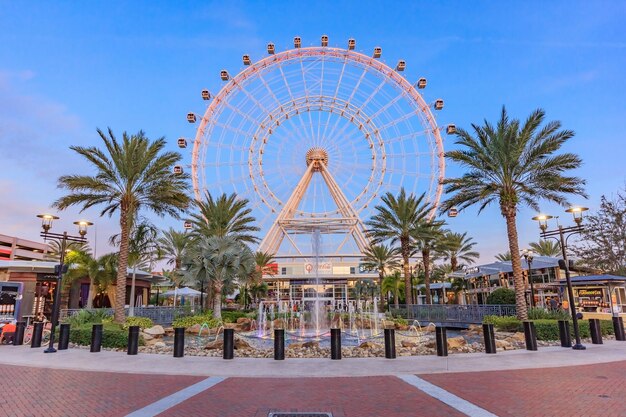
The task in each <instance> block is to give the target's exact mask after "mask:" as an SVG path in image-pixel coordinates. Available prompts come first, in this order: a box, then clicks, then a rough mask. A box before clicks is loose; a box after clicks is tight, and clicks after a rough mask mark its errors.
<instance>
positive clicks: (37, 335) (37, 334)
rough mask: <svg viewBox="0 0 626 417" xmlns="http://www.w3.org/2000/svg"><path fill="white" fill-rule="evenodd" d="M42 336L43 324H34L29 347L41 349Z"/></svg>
mask: <svg viewBox="0 0 626 417" xmlns="http://www.w3.org/2000/svg"><path fill="white" fill-rule="evenodd" d="M42 335H43V323H41V322H39V323H35V324H33V337H32V339H30V347H31V348H38V347H41V336H42Z"/></svg>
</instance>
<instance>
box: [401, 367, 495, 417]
mask: <svg viewBox="0 0 626 417" xmlns="http://www.w3.org/2000/svg"><path fill="white" fill-rule="evenodd" d="M398 378H400V379H401V380H403V381H404V382H406V383H407V384H410V385H413V386H414V387H415V388H417V389H419V390H420V391H423V392H424V393H426V394H428V395H430V396H431V397H433V398H436V399H438V400H439V401H441V402H442V403H445V404H448V405H449V406H450V407H452V408H454V409H456V410H458V411H460V412H461V413H463V414H465V415H467V416H470V417H498V416H497V415H495V414H493V413H490V412H489V411H487V410H485V409H484V408H480V407H478V406H477V405H474V404H472V403H471V402H469V401H466V400H464V399H463V398H461V397H457V396H456V395H454V394H452V393H451V392H448V391H446V390H445V389H443V388H439V387H438V386H436V385H433V384H431V383H430V382H428V381H425V380H423V379H422V378H419V377H417V376H415V375H398Z"/></svg>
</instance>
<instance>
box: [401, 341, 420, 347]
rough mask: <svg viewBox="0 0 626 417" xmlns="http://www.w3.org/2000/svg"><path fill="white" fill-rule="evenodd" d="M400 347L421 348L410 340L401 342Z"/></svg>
mask: <svg viewBox="0 0 626 417" xmlns="http://www.w3.org/2000/svg"><path fill="white" fill-rule="evenodd" d="M400 345H401V346H402V347H404V348H415V347H418V346H419V345H418V344H417V343H414V342H410V341H408V340H403V341H402V342H400Z"/></svg>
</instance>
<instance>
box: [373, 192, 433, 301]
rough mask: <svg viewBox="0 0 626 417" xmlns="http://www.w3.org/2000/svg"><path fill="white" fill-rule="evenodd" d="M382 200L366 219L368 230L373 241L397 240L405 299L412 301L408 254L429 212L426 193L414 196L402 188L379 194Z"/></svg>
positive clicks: (374, 242)
mask: <svg viewBox="0 0 626 417" xmlns="http://www.w3.org/2000/svg"><path fill="white" fill-rule="evenodd" d="M381 199H382V202H383V204H381V205H378V206H376V214H374V216H372V218H371V219H369V220H368V221H367V222H365V224H366V226H367V227H368V230H367V233H368V236H369V237H370V238H371V240H372V243H373V244H379V243H382V242H385V241H390V242H391V244H392V245H395V244H398V245H399V251H400V256H401V257H402V260H403V268H404V286H405V294H406V303H407V304H413V303H414V300H413V297H412V292H411V276H410V272H409V258H410V256H411V253H412V252H413V250H414V249H415V240H414V239H415V236H416V235H418V234H419V233H420V230H419V228H420V227H421V225H422V224H423V222H424V221H425V220H427V219H428V218H429V216H430V215H431V214H432V206H431V205H430V204H429V203H428V202H427V201H426V197H425V194H422V195H420V196H419V197H416V196H415V195H414V194H412V193H411V194H408V195H407V193H406V191H405V190H404V188H402V189H401V190H400V193H399V194H398V196H397V197H396V196H395V195H393V194H392V193H391V192H388V193H386V194H385V195H384V196H382V198H381Z"/></svg>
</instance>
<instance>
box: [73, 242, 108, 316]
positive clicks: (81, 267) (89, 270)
mask: <svg viewBox="0 0 626 417" xmlns="http://www.w3.org/2000/svg"><path fill="white" fill-rule="evenodd" d="M116 258H117V257H116V256H115V254H106V255H102V256H101V257H99V258H98V259H95V258H94V257H93V256H92V255H91V253H90V252H88V251H76V250H72V251H71V252H70V253H68V254H67V256H66V262H67V263H68V265H70V268H69V270H68V271H67V273H66V274H65V276H64V280H63V281H64V284H65V286H64V289H65V288H67V290H68V294H69V289H70V287H71V285H72V283H73V282H74V281H76V280H77V279H81V278H84V277H89V294H88V296H87V305H86V306H85V308H93V300H94V298H95V296H96V289H99V290H100V291H99V292H103V291H106V289H107V287H108V285H109V284H110V283H111V282H112V281H113V280H114V279H115V275H116V274H117V268H116V267H115V266H116V264H117V262H116ZM112 266H113V267H112Z"/></svg>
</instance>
